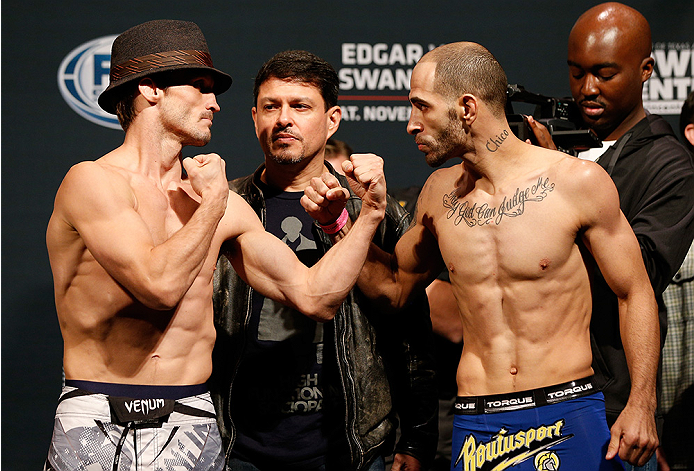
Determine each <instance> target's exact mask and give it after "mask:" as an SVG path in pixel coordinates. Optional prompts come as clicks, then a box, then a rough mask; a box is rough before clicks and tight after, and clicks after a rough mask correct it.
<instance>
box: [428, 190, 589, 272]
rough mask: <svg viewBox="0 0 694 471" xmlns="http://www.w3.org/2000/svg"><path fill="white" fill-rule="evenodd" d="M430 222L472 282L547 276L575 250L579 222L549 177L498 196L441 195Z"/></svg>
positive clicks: (456, 267)
mask: <svg viewBox="0 0 694 471" xmlns="http://www.w3.org/2000/svg"><path fill="white" fill-rule="evenodd" d="M432 215H433V218H432V219H431V221H432V222H431V223H432V225H433V227H434V231H435V233H436V234H437V237H438V240H439V247H440V250H441V254H442V256H443V259H444V261H445V262H446V265H447V267H448V269H449V271H450V272H451V274H452V275H454V274H461V275H464V276H465V279H466V280H468V281H474V280H484V279H488V278H489V277H494V278H495V279H503V278H507V279H509V280H529V279H534V278H539V277H544V276H548V275H549V274H550V273H552V272H553V271H555V270H557V269H559V268H560V267H562V266H564V265H565V263H566V261H567V260H568V259H569V258H570V257H571V256H572V254H574V253H575V252H576V247H575V238H576V231H577V224H576V221H575V220H574V219H573V216H572V212H571V210H570V208H569V207H568V206H567V205H566V204H565V201H564V199H563V198H562V196H561V189H560V188H557V187H556V185H555V184H554V183H553V182H552V181H551V179H549V178H546V177H540V178H537V179H536V180H534V181H532V182H530V183H527V184H525V185H520V186H516V187H512V188H508V189H503V190H501V191H497V192H496V193H495V194H494V195H490V194H488V193H483V192H479V191H472V192H470V193H468V194H467V195H465V196H457V195H456V191H455V190H451V191H450V192H448V193H442V194H441V195H440V202H439V203H438V204H435V205H433V211H432Z"/></svg>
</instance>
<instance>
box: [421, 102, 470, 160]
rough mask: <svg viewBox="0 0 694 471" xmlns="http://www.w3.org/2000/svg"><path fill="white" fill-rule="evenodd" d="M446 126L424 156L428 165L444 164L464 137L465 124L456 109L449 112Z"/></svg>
mask: <svg viewBox="0 0 694 471" xmlns="http://www.w3.org/2000/svg"><path fill="white" fill-rule="evenodd" d="M448 118H449V120H448V123H447V124H446V127H445V128H443V129H442V130H441V132H440V133H439V134H438V136H436V138H434V139H433V142H432V143H431V144H426V143H425V144H426V145H428V146H429V152H427V153H426V155H425V156H424V158H425V160H426V163H427V165H429V166H430V167H432V168H437V167H440V166H441V165H443V164H444V163H445V162H446V161H447V160H448V159H450V158H451V157H452V156H453V153H454V150H455V149H456V148H457V147H459V146H460V145H461V144H462V142H463V138H464V132H463V126H462V123H461V122H460V120H459V119H458V118H457V115H456V113H455V111H454V110H449V112H448Z"/></svg>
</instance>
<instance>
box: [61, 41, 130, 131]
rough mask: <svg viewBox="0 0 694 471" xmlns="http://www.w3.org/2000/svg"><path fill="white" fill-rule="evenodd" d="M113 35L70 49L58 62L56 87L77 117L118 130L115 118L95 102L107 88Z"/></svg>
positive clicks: (118, 125)
mask: <svg viewBox="0 0 694 471" xmlns="http://www.w3.org/2000/svg"><path fill="white" fill-rule="evenodd" d="M115 39H116V35H113V36H103V37H101V38H98V39H94V40H92V41H89V42H86V43H84V44H82V45H80V46H78V47H76V48H75V49H73V50H72V51H71V52H70V53H69V54H68V55H67V56H66V57H65V59H63V61H62V62H61V63H60V69H59V70H58V87H59V88H60V94H61V95H63V99H64V100H65V101H66V102H67V104H68V105H70V108H72V109H73V110H75V111H76V112H77V114H79V115H80V116H82V117H83V118H85V119H88V120H89V121H91V122H92V123H96V124H99V125H101V126H105V127H107V128H112V129H121V127H120V124H119V123H118V118H116V116H115V115H112V114H110V113H107V112H105V111H104V110H102V109H101V107H99V104H98V103H97V99H98V98H99V95H100V94H101V92H102V91H103V90H104V89H105V88H106V87H107V86H108V72H109V67H110V65H111V45H112V44H113V41H114V40H115Z"/></svg>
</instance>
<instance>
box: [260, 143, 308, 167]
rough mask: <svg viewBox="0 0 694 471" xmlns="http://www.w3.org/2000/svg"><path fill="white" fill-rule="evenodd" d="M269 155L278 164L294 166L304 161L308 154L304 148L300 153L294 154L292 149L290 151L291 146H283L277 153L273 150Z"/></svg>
mask: <svg viewBox="0 0 694 471" xmlns="http://www.w3.org/2000/svg"><path fill="white" fill-rule="evenodd" d="M267 155H268V157H270V159H272V161H273V162H275V163H276V164H279V165H292V164H298V163H299V162H301V161H303V160H304V158H305V157H306V152H305V149H304V147H303V146H302V147H301V150H300V151H299V152H298V153H296V152H292V151H291V149H289V146H282V147H280V148H279V149H277V150H275V151H272V150H271V151H270V152H268V154H267Z"/></svg>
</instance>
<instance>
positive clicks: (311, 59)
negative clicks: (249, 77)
mask: <svg viewBox="0 0 694 471" xmlns="http://www.w3.org/2000/svg"><path fill="white" fill-rule="evenodd" d="M273 77H274V78H278V79H282V80H291V81H296V82H303V83H310V84H312V85H314V86H316V87H317V88H318V90H320V94H321V96H322V97H323V101H325V109H326V110H328V109H330V108H332V107H333V106H335V105H337V97H338V94H339V88H340V82H339V80H338V78H337V72H335V69H334V68H333V66H332V65H330V63H328V62H326V61H325V60H323V59H321V58H320V57H318V56H317V55H315V54H312V53H310V52H308V51H301V50H292V51H284V52H280V53H277V54H275V55H274V56H273V57H272V58H271V59H270V60H269V61H267V62H266V63H265V64H263V66H262V67H261V68H260V70H259V71H258V75H256V77H255V84H254V86H253V101H254V103H256V104H257V103H258V92H259V90H260V86H261V85H262V84H263V83H264V82H265V81H266V80H268V79H270V78H273Z"/></svg>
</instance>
